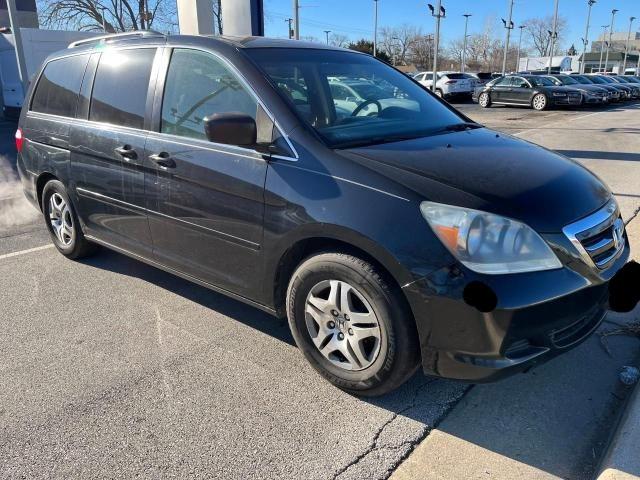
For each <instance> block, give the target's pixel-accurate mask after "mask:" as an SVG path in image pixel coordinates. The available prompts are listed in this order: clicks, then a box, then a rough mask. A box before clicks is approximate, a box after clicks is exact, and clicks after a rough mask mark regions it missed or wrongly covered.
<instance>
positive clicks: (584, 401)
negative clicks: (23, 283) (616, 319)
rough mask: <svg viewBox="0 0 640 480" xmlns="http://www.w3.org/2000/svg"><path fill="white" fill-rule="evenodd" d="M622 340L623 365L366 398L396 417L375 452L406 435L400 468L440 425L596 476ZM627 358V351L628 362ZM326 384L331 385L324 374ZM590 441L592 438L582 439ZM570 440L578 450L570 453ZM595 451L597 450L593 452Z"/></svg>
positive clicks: (107, 266) (137, 265)
mask: <svg viewBox="0 0 640 480" xmlns="http://www.w3.org/2000/svg"><path fill="white" fill-rule="evenodd" d="M82 263H83V264H84V265H89V266H92V267H94V268H98V269H102V270H107V271H111V272H114V273H117V274H120V275H127V276H131V277H136V278H138V279H140V280H143V281H145V282H149V283H151V284H154V285H155V286H158V287H160V288H162V289H165V290H167V291H168V292H170V293H171V294H175V295H179V296H181V297H183V298H186V299H188V300H190V301H192V302H196V303H198V304H200V305H202V306H204V307H206V308H209V309H211V310H214V311H215V312H217V313H220V314H222V315H225V316H228V317H230V318H231V319H233V320H236V321H238V322H240V323H242V324H243V325H246V326H248V327H251V328H253V329H255V330H257V331H259V332H260V333H263V334H265V335H269V336H270V337H273V338H275V339H277V340H279V341H281V342H283V343H284V344H286V345H295V343H294V341H293V338H292V336H291V333H290V331H289V327H288V324H287V322H286V320H282V319H276V318H274V317H272V316H271V315H269V314H267V313H265V312H262V311H261V310H259V309H257V308H254V307H251V306H249V305H246V304H244V303H242V302H240V301H237V300H234V299H231V298H229V297H226V296H225V295H223V294H220V293H217V292H214V291H211V290H209V289H207V288H204V287H201V286H198V285H196V284H193V283H191V282H189V281H187V280H183V279H181V278H179V277H176V276H174V275H172V274H169V273H166V272H164V271H162V270H160V269H158V268H155V267H152V266H149V265H146V264H144V263H142V262H139V261H137V260H133V259H130V258H128V257H126V256H124V255H121V254H119V253H116V252H112V251H109V250H106V249H103V250H101V251H100V253H98V254H97V255H95V256H94V257H90V258H87V259H84V260H82ZM616 342H617V339H616V340H614V342H613V343H612V350H613V351H615V352H616V356H615V358H611V357H608V356H607V355H605V354H604V352H603V350H602V349H601V347H600V346H599V341H598V340H597V339H596V338H591V339H589V340H588V341H587V342H585V343H584V344H583V345H581V346H579V347H578V348H576V349H575V350H573V351H571V352H569V353H567V354H566V355H564V356H561V357H559V358H556V359H554V360H552V361H551V362H550V363H548V364H545V365H542V366H540V367H538V368H537V369H534V370H532V371H530V372H528V373H526V374H520V375H516V376H514V377H511V378H508V379H506V380H503V381H502V382H498V383H495V384H488V385H477V386H471V385H468V384H464V383H460V382H455V381H449V380H443V379H436V378H433V377H426V376H424V375H423V374H422V371H421V369H418V371H417V372H416V373H415V374H414V376H413V377H412V378H411V379H409V381H407V382H406V383H405V384H404V385H402V386H401V387H400V388H398V389H397V390H395V391H393V392H391V393H389V394H387V395H384V396H382V397H376V398H365V397H360V400H361V401H363V402H366V403H368V404H370V405H373V406H376V407H378V408H381V409H385V410H387V411H389V412H390V413H391V417H390V418H391V420H389V422H387V423H385V424H384V425H382V426H379V427H377V430H375V431H372V435H373V440H372V442H373V449H372V450H371V452H370V453H372V454H375V452H376V449H380V450H384V449H385V448H389V449H391V447H385V446H382V445H383V443H382V440H381V439H386V437H387V436H388V435H390V436H391V437H392V438H394V437H393V436H394V435H399V436H400V438H402V442H403V445H404V444H405V443H409V444H410V445H411V448H410V449H408V450H406V452H405V454H403V455H402V456H401V457H399V458H398V460H397V461H398V462H399V461H401V460H402V459H403V458H404V457H405V456H406V455H408V453H409V452H410V451H411V450H412V449H413V447H415V446H416V445H417V444H418V443H419V442H420V441H421V440H422V439H424V438H425V437H426V436H427V435H428V434H429V432H430V431H431V429H433V428H438V429H439V430H440V431H443V432H446V433H447V434H449V435H452V436H455V437H457V439H459V440H461V441H463V442H464V443H465V444H473V445H477V446H479V447H481V448H482V449H485V450H488V451H491V452H493V453H494V454H498V455H500V456H502V457H507V458H509V459H512V460H514V461H516V462H519V463H524V464H527V465H529V466H531V467H534V468H536V469H539V470H542V471H545V472H549V473H550V474H553V475H558V476H560V477H564V478H566V477H567V475H568V473H571V472H575V471H576V469H577V468H578V469H582V470H583V471H584V473H588V474H590V473H592V472H593V471H594V469H595V468H596V466H597V459H598V458H600V455H601V454H602V453H603V451H604V449H605V448H606V441H605V440H606V437H607V435H608V432H609V430H610V428H609V427H610V425H611V424H612V422H613V421H614V419H615V416H616V415H617V412H618V410H619V408H620V407H621V405H622V403H623V402H622V400H621V399H620V398H619V396H617V395H618V392H617V390H616V384H617V376H616V370H617V369H618V368H619V365H620V364H621V363H622V364H630V363H624V362H628V361H630V358H631V357H633V355H631V354H630V353H629V348H628V346H625V347H624V348H623V347H620V346H619V344H618V343H616ZM620 352H624V355H623V358H624V359H623V360H621V359H620V355H622V354H621V353H620ZM273 355H278V352H275V351H274V352H273ZM317 381H318V382H322V381H324V380H323V379H322V378H321V377H320V376H318V378H317ZM454 408H455V412H454V414H453V415H450V413H452V411H453V410H454ZM405 436H408V437H409V439H408V440H407V439H406V438H404V437H405ZM582 436H584V437H585V439H584V440H580V438H581V437H582ZM568 442H576V445H574V446H567V445H568ZM379 443H380V444H379ZM591 444H593V445H595V446H594V447H593V451H592V450H591ZM587 446H588V447H589V448H587ZM391 450H392V449H391ZM391 450H389V451H391ZM574 450H575V451H574ZM436 453H437V452H431V454H436ZM448 454H449V455H450V454H451V453H448ZM569 454H570V455H569ZM366 455H367V453H365V454H363V456H366ZM487 468H490V466H489V465H487ZM581 473H582V472H581Z"/></svg>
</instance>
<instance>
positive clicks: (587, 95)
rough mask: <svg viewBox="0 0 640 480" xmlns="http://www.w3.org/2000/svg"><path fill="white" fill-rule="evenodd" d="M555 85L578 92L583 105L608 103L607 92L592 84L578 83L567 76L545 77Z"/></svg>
mask: <svg viewBox="0 0 640 480" xmlns="http://www.w3.org/2000/svg"><path fill="white" fill-rule="evenodd" d="M545 78H549V79H550V80H551V81H552V82H553V83H554V84H555V85H557V86H559V87H561V86H565V87H570V88H573V89H576V90H579V91H580V92H581V93H582V103H583V104H593V103H607V102H608V101H609V92H607V90H606V89H604V88H602V87H598V86H597V85H593V84H582V83H579V82H578V81H577V80H576V79H575V78H573V77H571V76H569V75H562V74H557V75H547V76H546V77H545Z"/></svg>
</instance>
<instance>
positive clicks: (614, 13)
mask: <svg viewBox="0 0 640 480" xmlns="http://www.w3.org/2000/svg"><path fill="white" fill-rule="evenodd" d="M616 12H618V10H617V9H615V8H614V9H613V10H611V26H610V27H609V43H607V59H606V60H605V61H604V72H605V73H607V65H609V49H610V48H611V37H612V36H613V21H614V19H615V17H616ZM611 70H612V71H613V68H612V69H611Z"/></svg>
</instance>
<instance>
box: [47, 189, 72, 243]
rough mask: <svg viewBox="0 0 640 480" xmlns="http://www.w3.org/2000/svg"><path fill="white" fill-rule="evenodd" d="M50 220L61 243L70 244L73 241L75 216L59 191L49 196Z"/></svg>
mask: <svg viewBox="0 0 640 480" xmlns="http://www.w3.org/2000/svg"><path fill="white" fill-rule="evenodd" d="M49 221H50V222H51V227H52V228H53V233H55V235H56V238H57V239H58V241H59V242H60V244H61V245H62V246H65V247H67V246H69V245H70V244H71V242H72V241H73V230H74V225H73V216H72V215H71V210H70V209H69V205H68V204H67V202H66V201H65V199H64V198H62V195H60V194H59V193H57V192H56V193H54V194H53V195H51V197H50V198H49Z"/></svg>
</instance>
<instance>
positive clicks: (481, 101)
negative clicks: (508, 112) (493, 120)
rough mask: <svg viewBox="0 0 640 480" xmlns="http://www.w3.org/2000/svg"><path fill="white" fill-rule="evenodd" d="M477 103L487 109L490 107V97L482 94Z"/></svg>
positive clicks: (484, 93) (487, 94)
mask: <svg viewBox="0 0 640 480" xmlns="http://www.w3.org/2000/svg"><path fill="white" fill-rule="evenodd" d="M478 103H479V104H480V106H481V107H482V108H489V107H490V106H491V96H490V95H489V93H487V92H482V93H481V94H480V98H478Z"/></svg>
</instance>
